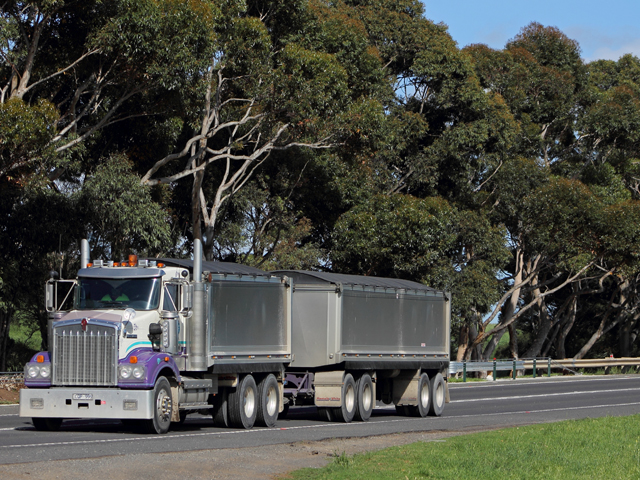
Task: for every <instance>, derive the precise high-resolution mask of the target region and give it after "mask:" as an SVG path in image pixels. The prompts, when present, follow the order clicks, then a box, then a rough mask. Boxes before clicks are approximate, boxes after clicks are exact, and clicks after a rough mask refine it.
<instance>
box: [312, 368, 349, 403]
mask: <svg viewBox="0 0 640 480" xmlns="http://www.w3.org/2000/svg"><path fill="white" fill-rule="evenodd" d="M343 377H344V372H343V371H337V372H318V373H316V374H315V378H314V381H313V385H314V387H315V397H314V403H315V404H316V406H317V407H340V406H341V405H342V383H343V382H342V380H343Z"/></svg>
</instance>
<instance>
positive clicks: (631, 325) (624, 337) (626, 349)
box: [618, 315, 638, 357]
mask: <svg viewBox="0 0 640 480" xmlns="http://www.w3.org/2000/svg"><path fill="white" fill-rule="evenodd" d="M637 323H638V317H637V315H635V316H634V317H633V318H632V319H631V320H629V321H628V322H625V323H624V324H623V325H621V326H620V333H619V336H620V337H619V343H618V345H619V347H620V356H621V357H630V356H631V343H632V341H631V337H632V333H633V331H634V329H635V328H636V324H637Z"/></svg>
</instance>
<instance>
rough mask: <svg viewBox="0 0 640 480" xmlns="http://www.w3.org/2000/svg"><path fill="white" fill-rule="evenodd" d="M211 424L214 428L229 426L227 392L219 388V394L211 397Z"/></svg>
mask: <svg viewBox="0 0 640 480" xmlns="http://www.w3.org/2000/svg"><path fill="white" fill-rule="evenodd" d="M212 417H213V424H214V425H215V426H216V427H228V426H229V391H228V390H227V389H226V388H221V389H220V392H219V393H218V394H217V395H216V396H215V397H213V413H212Z"/></svg>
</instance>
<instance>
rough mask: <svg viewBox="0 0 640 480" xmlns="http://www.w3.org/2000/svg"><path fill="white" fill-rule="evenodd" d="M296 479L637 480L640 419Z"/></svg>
mask: <svg viewBox="0 0 640 480" xmlns="http://www.w3.org/2000/svg"><path fill="white" fill-rule="evenodd" d="M286 478H293V479H305V480H307V479H309V480H313V479H331V480H340V479H349V480H357V479H363V480H377V479H408V480H413V479H441V480H449V479H451V480H465V479H474V480H480V479H491V480H496V479H527V480H536V479H541V480H542V479H544V480H554V479H558V480H560V479H561V480H572V479H576V480H578V479H580V480H583V479H585V478H588V479H592V478H593V479H596V478H597V479H604V480H606V479H612V480H613V479H616V480H620V479H622V480H624V479H638V478H640V415H634V416H630V417H606V418H598V419H586V420H576V421H565V422H558V423H551V424H544V425H532V426H527V427H517V428H510V429H504V430H496V431H492V432H484V433H477V434H471V435H463V436H459V437H452V438H449V439H447V440H446V441H444V442H437V443H436V442H434V443H430V442H427V443H425V442H419V443H414V444H410V445H404V446H401V447H392V448H387V449H385V450H381V451H379V452H370V453H366V454H358V455H354V456H347V455H344V454H342V455H338V456H337V457H336V458H335V459H334V461H333V463H331V464H329V465H328V466H326V467H325V468H322V469H311V468H306V469H302V470H297V471H294V472H291V473H290V474H289V475H287V477H286Z"/></svg>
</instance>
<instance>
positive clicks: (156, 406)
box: [143, 377, 173, 434]
mask: <svg viewBox="0 0 640 480" xmlns="http://www.w3.org/2000/svg"><path fill="white" fill-rule="evenodd" d="M172 411H173V400H172V398H171V385H169V380H167V379H166V378H165V377H158V380H156V385H155V387H154V388H153V418H151V419H149V420H143V427H144V430H146V431H147V432H148V433H160V434H162V433H167V432H168V431H169V427H170V426H171V413H172Z"/></svg>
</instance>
